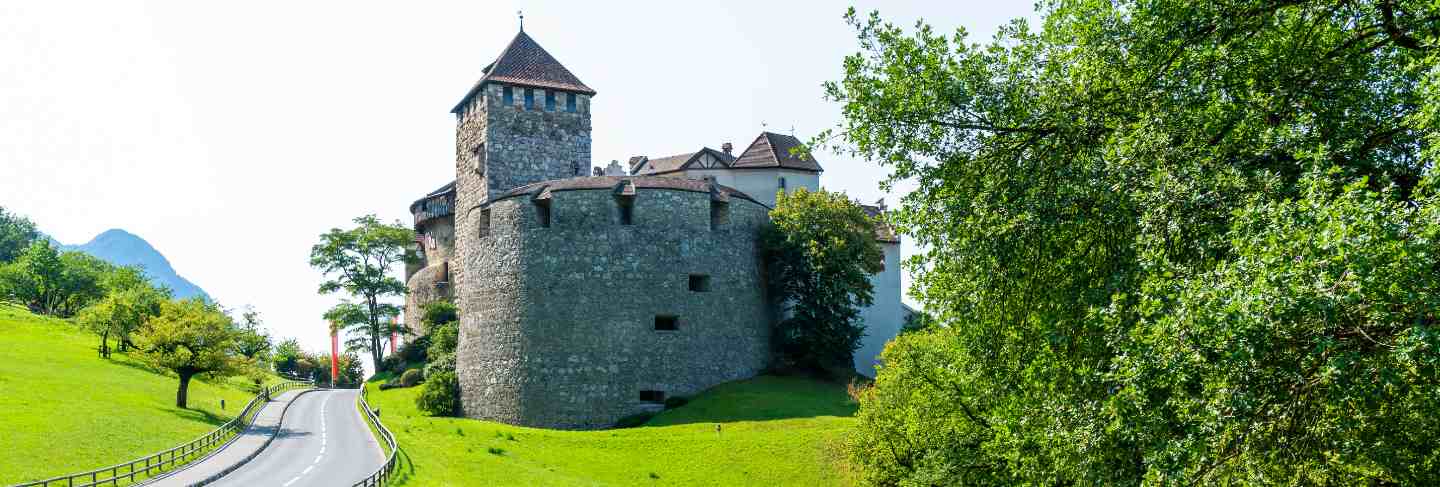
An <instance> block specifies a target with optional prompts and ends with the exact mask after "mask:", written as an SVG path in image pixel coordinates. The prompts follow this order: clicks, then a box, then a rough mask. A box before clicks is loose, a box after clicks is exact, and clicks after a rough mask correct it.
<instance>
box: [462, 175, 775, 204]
mask: <svg viewBox="0 0 1440 487" xmlns="http://www.w3.org/2000/svg"><path fill="white" fill-rule="evenodd" d="M622 181H629V182H630V185H632V186H633V187H634V188H636V189H672V190H680V191H694V192H697V193H709V192H710V188H711V184H710V183H709V182H706V181H701V180H698V179H682V178H670V177H662V176H588V177H580V178H569V179H553V180H550V181H541V182H538V183H531V184H527V185H524V186H520V187H518V188H515V189H511V190H510V191H506V192H504V193H501V194H500V195H498V196H496V197H494V198H491V199H490V203H493V202H495V201H499V200H502V199H505V198H513V197H515V196H520V195H527V194H530V193H531V192H533V191H534V190H535V189H536V188H539V187H541V186H543V187H545V190H546V191H549V192H551V193H555V192H559V191H576V190H585V189H604V190H613V189H615V188H616V187H617V186H619V185H620V183H621V182H622ZM714 187H715V188H716V189H717V190H718V191H719V193H720V196H721V197H727V198H740V199H743V200H747V201H752V202H755V203H757V204H761V205H762V206H763V203H760V202H759V201H755V199H754V198H751V197H750V195H748V194H745V193H742V192H740V190H737V189H735V188H731V187H729V186H722V185H718V184H717V185H714Z"/></svg>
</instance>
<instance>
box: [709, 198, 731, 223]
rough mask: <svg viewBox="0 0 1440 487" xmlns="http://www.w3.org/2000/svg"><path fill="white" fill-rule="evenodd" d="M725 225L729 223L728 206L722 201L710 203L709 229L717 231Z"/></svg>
mask: <svg viewBox="0 0 1440 487" xmlns="http://www.w3.org/2000/svg"><path fill="white" fill-rule="evenodd" d="M726 223H730V205H729V204H727V203H725V202H723V201H711V202H710V229H711V230H719V229H720V227H721V226H722V225H725V224H726Z"/></svg>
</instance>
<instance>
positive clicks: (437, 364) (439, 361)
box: [425, 353, 455, 377]
mask: <svg viewBox="0 0 1440 487" xmlns="http://www.w3.org/2000/svg"><path fill="white" fill-rule="evenodd" d="M441 372H455V354H453V353H447V354H445V355H440V356H438V357H435V359H434V360H431V361H430V363H429V364H426V365H425V377H433V376H434V375H435V374H438V373H441Z"/></svg>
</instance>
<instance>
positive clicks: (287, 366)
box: [272, 338, 308, 377]
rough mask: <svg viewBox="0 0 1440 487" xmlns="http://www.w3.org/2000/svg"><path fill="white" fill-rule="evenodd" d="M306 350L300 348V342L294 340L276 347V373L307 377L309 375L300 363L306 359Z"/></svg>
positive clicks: (283, 342)
mask: <svg viewBox="0 0 1440 487" xmlns="http://www.w3.org/2000/svg"><path fill="white" fill-rule="evenodd" d="M304 355H305V350H304V349H303V348H300V341H299V340H296V339H294V338H287V339H285V340H284V341H281V342H280V343H278V344H276V345H275V351H274V352H273V353H272V356H273V357H274V360H275V371H276V372H279V373H281V374H289V375H294V376H300V377H306V376H308V374H306V373H304V372H305V371H302V370H301V369H300V361H301V360H302V359H303V358H304Z"/></svg>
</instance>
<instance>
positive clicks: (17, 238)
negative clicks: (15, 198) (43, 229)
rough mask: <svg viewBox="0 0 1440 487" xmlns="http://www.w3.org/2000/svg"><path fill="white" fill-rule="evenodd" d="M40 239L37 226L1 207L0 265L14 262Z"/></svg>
mask: <svg viewBox="0 0 1440 487" xmlns="http://www.w3.org/2000/svg"><path fill="white" fill-rule="evenodd" d="M38 239H40V232H39V231H37V230H36V229H35V224H34V223H31V222H30V220H29V219H28V218H25V217H23V216H20V215H16V214H14V213H10V212H8V211H5V208H4V207H0V264H3V263H6V262H11V261H14V260H15V259H17V258H19V257H20V253H21V252H24V251H25V249H26V248H28V247H30V243H31V242H33V241H35V240H38Z"/></svg>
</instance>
